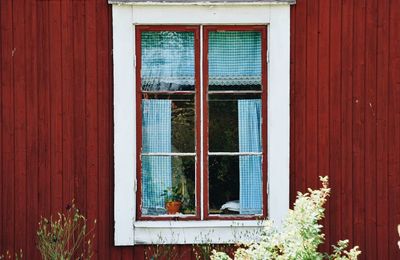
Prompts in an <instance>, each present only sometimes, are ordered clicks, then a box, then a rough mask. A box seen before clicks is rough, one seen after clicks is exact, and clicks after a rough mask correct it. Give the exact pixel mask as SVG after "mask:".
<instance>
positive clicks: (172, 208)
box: [165, 201, 182, 215]
mask: <svg viewBox="0 0 400 260" xmlns="http://www.w3.org/2000/svg"><path fill="white" fill-rule="evenodd" d="M181 205H182V202H180V201H170V202H167V203H165V208H166V210H167V213H168V214H169V215H173V214H176V213H178V212H179V210H180V209H181Z"/></svg>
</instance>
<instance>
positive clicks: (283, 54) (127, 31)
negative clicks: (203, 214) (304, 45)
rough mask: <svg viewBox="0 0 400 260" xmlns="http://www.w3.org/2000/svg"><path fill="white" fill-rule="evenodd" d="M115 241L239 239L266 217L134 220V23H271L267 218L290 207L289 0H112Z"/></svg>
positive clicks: (123, 243)
mask: <svg viewBox="0 0 400 260" xmlns="http://www.w3.org/2000/svg"><path fill="white" fill-rule="evenodd" d="M112 17H113V18H112V22H113V60H114V174H115V175H114V180H115V181H114V221H115V226H114V244H115V245H116V246H127V245H135V244H193V243H236V242H239V241H238V240H240V241H242V240H243V239H246V238H250V237H249V236H248V234H252V233H255V232H258V231H259V230H260V226H261V225H262V221H255V220H234V221H232V220H230V221H229V220H213V221H173V220H166V221H136V188H137V184H136V163H137V162H136V152H137V151H136V111H135V109H136V104H135V102H136V101H135V100H136V91H135V88H136V73H135V69H136V68H135V67H136V64H135V60H136V57H135V25H140V24H146V25H160V24H162V25H172V24H174V25H211V24H218V25H232V24H234V25H259V24H264V25H268V26H267V28H268V39H267V45H268V53H267V55H268V57H267V62H268V66H267V67H268V92H267V93H268V101H267V102H268V122H267V126H268V130H267V131H268V147H267V157H268V173H267V174H268V177H267V178H268V180H267V182H268V183H267V189H268V191H267V195H268V198H267V199H268V210H267V213H268V218H269V219H272V220H274V221H275V223H278V224H279V223H281V221H282V220H283V218H284V217H285V215H286V214H287V210H288V209H289V147H290V144H289V139H290V130H289V126H290V79H289V76H290V5H289V4H282V3H277V2H275V3H259V2H258V3H238V4H232V3H231V4H228V3H224V4H221V3H220V4H216V3H206V2H204V3H201V4H199V3H191V4H179V5H178V4H165V3H151V4H144V3H136V4H113V5H112Z"/></svg>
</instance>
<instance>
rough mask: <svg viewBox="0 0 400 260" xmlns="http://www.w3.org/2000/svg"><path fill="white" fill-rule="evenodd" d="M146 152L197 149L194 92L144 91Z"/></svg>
mask: <svg viewBox="0 0 400 260" xmlns="http://www.w3.org/2000/svg"><path fill="white" fill-rule="evenodd" d="M144 97H146V98H147V99H142V135H143V137H142V143H143V152H144V153H148V152H164V153H165V152H174V153H188V152H195V107H194V95H192V94H189V95H167V94H162V95H161V94H145V95H144Z"/></svg>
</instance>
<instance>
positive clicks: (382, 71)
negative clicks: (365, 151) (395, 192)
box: [376, 0, 391, 259]
mask: <svg viewBox="0 0 400 260" xmlns="http://www.w3.org/2000/svg"><path fill="white" fill-rule="evenodd" d="M377 34H378V42H377V48H378V50H377V153H376V154H377V170H376V171H377V172H376V175H377V180H376V185H377V207H376V210H377V240H378V244H377V255H378V256H379V257H380V258H381V259H389V232H388V225H389V214H388V213H389V205H388V198H389V192H388V145H389V140H391V138H390V139H389V136H388V73H389V0H382V1H378V30H377Z"/></svg>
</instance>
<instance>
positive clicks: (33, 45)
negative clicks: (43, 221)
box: [24, 1, 39, 259]
mask: <svg viewBox="0 0 400 260" xmlns="http://www.w3.org/2000/svg"><path fill="white" fill-rule="evenodd" d="M25 14H26V21H27V23H26V24H27V25H29V26H28V29H27V31H26V49H27V50H29V51H27V53H26V61H27V63H26V66H27V69H26V81H27V82H29V87H27V89H26V95H27V96H26V97H27V104H26V109H27V111H29V115H27V122H26V123H27V137H26V140H27V183H28V184H29V185H27V192H26V196H27V203H26V207H27V214H28V215H29V217H28V218H27V224H26V225H27V238H26V239H27V241H28V244H27V249H26V251H25V252H24V257H26V258H27V259H39V252H38V250H37V249H36V248H35V246H34V244H33V241H35V239H36V228H37V223H38V221H39V213H38V208H39V205H38V189H39V188H38V186H39V183H38V154H39V152H38V84H37V83H38V76H37V75H38V67H37V61H38V57H37V56H38V54H37V50H38V41H37V34H38V26H37V25H38V24H37V19H38V16H37V2H33V1H28V3H27V4H26V5H25Z"/></svg>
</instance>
